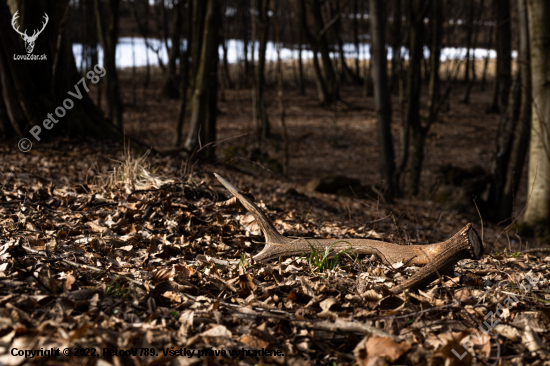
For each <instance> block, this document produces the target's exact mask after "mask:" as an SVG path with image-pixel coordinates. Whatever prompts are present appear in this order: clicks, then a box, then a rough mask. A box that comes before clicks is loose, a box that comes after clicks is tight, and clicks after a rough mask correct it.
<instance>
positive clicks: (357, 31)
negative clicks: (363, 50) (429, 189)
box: [353, 0, 363, 78]
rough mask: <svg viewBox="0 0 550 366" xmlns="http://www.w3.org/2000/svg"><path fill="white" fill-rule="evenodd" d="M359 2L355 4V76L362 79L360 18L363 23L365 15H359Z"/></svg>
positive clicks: (356, 1)
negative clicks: (360, 65)
mask: <svg viewBox="0 0 550 366" xmlns="http://www.w3.org/2000/svg"><path fill="white" fill-rule="evenodd" d="M359 1H363V0H355V1H354V2H353V43H354V45H355V75H357V77H358V78H360V76H359V75H361V69H360V68H359V43H360V42H361V41H360V39H359V16H361V21H362V20H363V14H359Z"/></svg>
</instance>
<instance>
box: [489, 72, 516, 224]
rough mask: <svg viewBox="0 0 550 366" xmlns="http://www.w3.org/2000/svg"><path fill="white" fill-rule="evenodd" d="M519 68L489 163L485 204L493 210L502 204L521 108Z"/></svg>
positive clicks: (498, 215)
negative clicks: (489, 183)
mask: <svg viewBox="0 0 550 366" xmlns="http://www.w3.org/2000/svg"><path fill="white" fill-rule="evenodd" d="M520 70H521V69H520V68H518V69H517V70H516V75H515V78H514V83H513V84H512V88H511V89H510V95H509V103H508V108H507V111H506V113H505V114H503V115H502V117H501V122H500V126H499V131H498V135H497V147H496V151H495V155H494V157H493V160H492V163H491V187H490V189H489V196H488V199H487V202H488V204H489V207H493V208H494V209H495V210H496V209H498V208H499V206H500V203H501V202H502V194H503V191H504V185H505V183H506V172H507V171H508V163H509V161H510V154H511V152H512V144H513V141H514V135H515V133H514V131H515V129H516V123H517V120H518V116H519V109H520V106H521V103H520V101H521V94H520V93H521V77H522V76H521V72H520ZM493 216H494V218H495V220H497V221H498V220H499V218H500V217H501V213H500V212H494V213H493Z"/></svg>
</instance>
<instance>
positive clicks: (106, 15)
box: [94, 0, 123, 128]
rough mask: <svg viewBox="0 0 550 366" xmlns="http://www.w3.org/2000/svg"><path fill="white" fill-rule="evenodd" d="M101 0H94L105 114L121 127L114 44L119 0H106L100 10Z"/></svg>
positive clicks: (116, 35)
mask: <svg viewBox="0 0 550 366" xmlns="http://www.w3.org/2000/svg"><path fill="white" fill-rule="evenodd" d="M100 2H101V0H94V4H95V18H96V22H97V30H98V36H99V42H100V43H101V48H103V67H104V68H105V70H106V71H107V74H106V75H105V80H103V85H104V89H105V99H106V100H107V115H108V116H109V119H110V120H111V121H113V123H114V125H115V126H118V127H120V128H122V110H123V106H122V100H121V98H120V90H119V82H118V72H117V69H116V46H117V43H118V9H119V6H120V0H106V3H107V6H105V7H104V9H103V10H104V11H103V12H102V11H101V5H100Z"/></svg>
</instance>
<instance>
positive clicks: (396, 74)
mask: <svg viewBox="0 0 550 366" xmlns="http://www.w3.org/2000/svg"><path fill="white" fill-rule="evenodd" d="M401 1H402V0H394V1H393V5H394V7H393V24H392V25H393V27H392V50H393V52H392V57H391V83H390V91H391V90H395V89H396V87H398V86H399V79H401V72H400V70H401V39H402V35H401V32H402V30H401V29H402V27H401V24H402V19H401V18H402V17H403V14H402V11H401Z"/></svg>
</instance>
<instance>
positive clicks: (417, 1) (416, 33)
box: [401, 0, 428, 195]
mask: <svg viewBox="0 0 550 366" xmlns="http://www.w3.org/2000/svg"><path fill="white" fill-rule="evenodd" d="M427 2H428V0H414V1H411V3H410V4H409V6H410V9H409V16H410V31H409V35H410V56H409V69H408V74H407V107H406V108H407V109H406V112H405V123H404V126H403V127H402V128H403V129H404V130H408V129H409V128H410V130H411V133H412V136H411V138H412V140H413V144H412V150H411V169H410V174H409V184H408V191H409V194H410V195H416V194H418V188H419V184H420V173H421V168H422V161H423V159H424V139H425V131H424V129H423V127H422V121H421V119H420V88H421V83H420V81H421V75H420V74H421V72H420V66H421V62H422V57H423V52H422V51H423V50H422V48H423V45H424V43H423V42H424V14H423V13H424V11H425V10H424V9H426V8H427ZM402 135H403V136H407V135H408V132H407V131H404V132H403V133H402ZM405 138H406V137H405ZM407 144H408V142H407V141H402V146H404V147H407ZM401 164H403V163H401ZM405 165H406V164H403V166H405Z"/></svg>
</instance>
